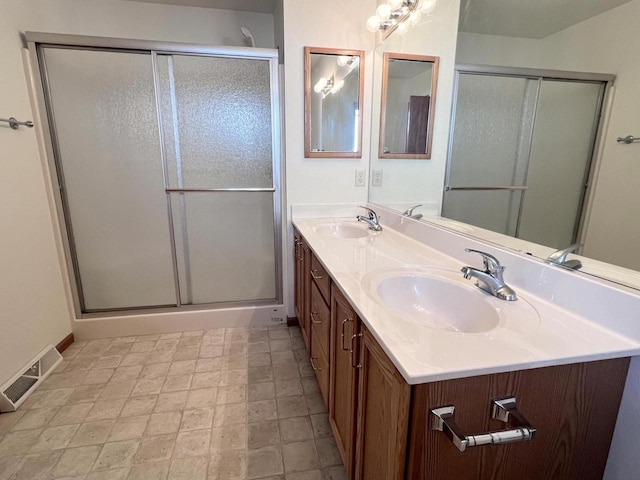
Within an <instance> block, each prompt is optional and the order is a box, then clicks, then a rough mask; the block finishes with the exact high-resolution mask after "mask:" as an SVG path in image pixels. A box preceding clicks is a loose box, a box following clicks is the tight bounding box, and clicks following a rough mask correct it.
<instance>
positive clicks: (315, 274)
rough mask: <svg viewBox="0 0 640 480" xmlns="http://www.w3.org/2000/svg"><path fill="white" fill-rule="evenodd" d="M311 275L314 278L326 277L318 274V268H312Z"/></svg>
mask: <svg viewBox="0 0 640 480" xmlns="http://www.w3.org/2000/svg"><path fill="white" fill-rule="evenodd" d="M311 276H312V277H313V279H314V280H322V279H323V278H324V277H323V276H322V275H318V270H311Z"/></svg>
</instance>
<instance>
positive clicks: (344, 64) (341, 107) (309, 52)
mask: <svg viewBox="0 0 640 480" xmlns="http://www.w3.org/2000/svg"><path fill="white" fill-rule="evenodd" d="M363 63H364V51H362V50H344V49H337V48H319V47H305V48H304V156H305V158H313V157H325V158H359V157H362V105H363V98H364V94H363V90H364V88H363V87H364V74H363Z"/></svg>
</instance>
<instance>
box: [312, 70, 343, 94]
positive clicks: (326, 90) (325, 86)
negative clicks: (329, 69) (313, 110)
mask: <svg viewBox="0 0 640 480" xmlns="http://www.w3.org/2000/svg"><path fill="white" fill-rule="evenodd" d="M342 87H344V80H340V81H339V82H336V80H335V78H334V77H333V75H331V78H329V80H327V79H326V78H324V77H320V80H318V81H317V82H316V84H315V85H314V87H313V91H314V92H316V93H321V94H322V98H323V99H324V98H326V97H327V95H329V94H334V93H337V92H338V91H339V90H340V89H341V88H342Z"/></svg>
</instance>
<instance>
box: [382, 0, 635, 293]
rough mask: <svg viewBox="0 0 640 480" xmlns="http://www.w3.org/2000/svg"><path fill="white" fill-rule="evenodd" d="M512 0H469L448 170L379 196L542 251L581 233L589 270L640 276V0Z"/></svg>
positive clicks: (617, 277)
mask: <svg viewBox="0 0 640 480" xmlns="http://www.w3.org/2000/svg"><path fill="white" fill-rule="evenodd" d="M507 3H508V5H507V4H506V3H500V2H493V1H480V0H468V1H466V2H462V5H461V10H460V15H459V30H458V34H457V47H456V58H455V63H456V68H455V69H453V68H452V70H454V71H455V82H454V89H455V91H454V95H453V109H452V112H453V113H452V118H451V121H450V122H448V123H447V125H442V124H440V123H438V122H436V125H435V128H436V129H439V128H445V129H447V128H448V129H449V143H450V145H449V148H448V149H447V154H446V155H445V157H444V158H440V157H438V158H437V159H436V157H433V159H432V161H434V159H435V160H437V162H441V161H442V162H444V164H445V165H446V172H443V175H442V177H440V178H439V183H438V184H436V183H434V182H430V178H429V177H427V176H423V177H422V179H421V181H418V180H413V179H412V180H410V181H408V180H407V181H405V187H406V189H405V191H404V192H403V196H402V197H400V196H395V197H394V196H393V195H388V194H387V195H385V194H384V193H385V190H384V189H376V188H375V187H374V186H372V187H371V188H370V201H372V202H373V203H378V204H381V205H384V206H387V207H389V208H393V209H396V210H399V211H404V209H405V208H407V207H409V206H411V205H410V203H411V202H412V201H414V200H418V201H416V202H415V203H422V204H424V207H422V208H420V209H417V210H416V211H415V213H422V214H423V215H424V219H425V220H428V221H433V222H436V223H439V224H441V225H443V226H445V227H448V228H452V229H454V230H456V231H458V232H459V233H463V234H466V235H470V236H475V237H479V238H481V239H483V240H487V241H491V242H493V243H497V244H500V245H503V246H506V247H508V248H512V249H515V250H519V251H521V252H525V253H528V254H531V255H534V256H536V257H539V258H541V259H546V257H547V256H548V255H549V254H550V253H552V252H554V251H555V250H556V249H560V248H563V247H566V246H568V245H569V244H570V243H572V242H579V243H581V244H582V245H583V246H582V247H581V249H580V250H579V251H578V253H579V254H580V256H579V260H580V261H581V263H582V267H581V268H580V270H579V272H583V273H589V274H593V275H596V276H600V277H603V278H607V279H610V280H613V281H615V282H618V283H621V284H624V285H628V286H631V287H633V288H640V256H639V255H635V254H634V253H633V252H634V248H635V246H636V245H638V244H639V243H640V217H638V215H637V212H638V211H640V189H639V188H638V178H640V161H638V159H639V158H640V144H639V143H630V144H625V143H623V142H619V141H618V139H619V137H626V136H627V135H633V136H635V137H638V136H640V121H639V117H638V115H637V112H638V111H639V110H640V92H639V91H638V88H637V85H639V84H640V70H639V69H638V68H637V65H636V64H635V63H634V62H631V61H629V58H628V56H626V55H625V54H624V51H627V52H628V51H636V50H637V49H640V30H638V28H637V19H638V18H640V0H631V1H627V0H612V1H607V2H597V5H596V4H595V3H592V2H579V1H576V2H571V5H572V6H571V8H567V7H566V4H565V3H564V2H556V3H557V5H556V3H553V2H551V3H545V4H542V3H538V4H535V5H533V6H532V4H531V2H527V1H525V0H514V1H512V2H507ZM593 32H598V34H597V35H594V33H593ZM441 58H444V57H443V56H442V55H441ZM443 73H445V70H444V68H441V71H440V75H441V76H442V75H443ZM614 75H615V76H614ZM440 88H443V82H442V81H441V82H440ZM614 92H615V95H614ZM442 108H445V107H443V103H441V104H440V109H442ZM446 108H448V106H447V107H446ZM377 165H379V163H378V164H377ZM373 168H376V167H374V166H372V169H373ZM404 168H410V167H409V166H407V165H405V166H404ZM396 190H398V188H396ZM569 258H570V259H571V258H574V257H573V256H572V255H569ZM579 274H580V273H579Z"/></svg>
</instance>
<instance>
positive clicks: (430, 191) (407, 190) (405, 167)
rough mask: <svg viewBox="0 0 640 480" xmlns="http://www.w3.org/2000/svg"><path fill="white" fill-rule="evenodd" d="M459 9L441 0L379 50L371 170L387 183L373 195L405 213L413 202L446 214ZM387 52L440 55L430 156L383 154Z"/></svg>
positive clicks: (454, 2) (456, 1) (452, 2)
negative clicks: (382, 101) (381, 129)
mask: <svg viewBox="0 0 640 480" xmlns="http://www.w3.org/2000/svg"><path fill="white" fill-rule="evenodd" d="M459 9H460V1H459V0H446V1H439V2H438V3H437V4H436V7H435V9H434V10H433V12H432V14H431V15H429V16H425V17H423V18H422V20H421V21H420V23H418V24H417V25H414V26H412V27H409V29H408V30H407V32H406V33H405V34H404V35H398V34H393V35H392V36H391V37H389V38H388V39H387V40H386V41H385V42H384V43H383V44H381V45H380V46H379V47H378V48H377V49H376V52H375V70H376V71H375V72H374V82H373V91H374V93H373V103H372V108H373V124H374V127H373V131H372V141H371V144H372V147H371V148H372V152H371V169H372V170H374V169H375V170H382V171H383V179H382V186H375V187H374V186H371V187H370V193H369V199H370V200H371V202H373V203H380V204H382V205H386V206H389V207H391V208H394V209H396V210H400V211H402V210H404V209H405V208H407V207H409V206H411V205H416V204H422V205H423V207H422V208H421V209H419V210H416V212H415V213H422V214H425V215H427V214H431V215H433V214H438V213H439V212H440V203H441V201H442V185H443V182H444V174H445V167H446V162H447V147H448V139H449V122H450V120H451V97H452V95H453V71H454V63H455V52H456V39H457V32H458V12H459ZM385 51H387V52H395V53H410V54H416V55H433V56H437V57H440V67H439V72H438V83H437V92H436V96H435V109H436V111H435V119H434V128H433V145H432V149H431V159H430V160H414V159H411V160H403V159H379V158H378V155H377V154H378V138H379V137H378V129H379V124H380V95H381V93H380V92H381V89H382V55H383V53H384V52H385ZM433 100H434V99H432V101H433Z"/></svg>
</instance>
